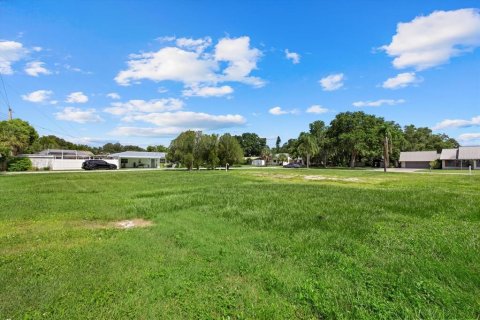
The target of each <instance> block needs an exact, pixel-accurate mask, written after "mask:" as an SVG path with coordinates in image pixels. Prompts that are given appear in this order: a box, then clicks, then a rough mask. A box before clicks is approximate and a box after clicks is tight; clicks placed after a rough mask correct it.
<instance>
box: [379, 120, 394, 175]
mask: <svg viewBox="0 0 480 320" xmlns="http://www.w3.org/2000/svg"><path fill="white" fill-rule="evenodd" d="M379 134H380V136H381V137H382V140H383V142H382V143H383V172H387V168H388V165H389V164H390V154H391V153H392V142H391V141H392V128H391V127H390V126H389V125H388V124H384V125H383V126H381V127H380V130H379Z"/></svg>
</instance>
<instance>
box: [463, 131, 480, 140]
mask: <svg viewBox="0 0 480 320" xmlns="http://www.w3.org/2000/svg"><path fill="white" fill-rule="evenodd" d="M458 140H460V141H462V142H469V141H476V140H478V141H480V133H463V134H461V135H460V136H458Z"/></svg>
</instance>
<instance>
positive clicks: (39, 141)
mask: <svg viewBox="0 0 480 320" xmlns="http://www.w3.org/2000/svg"><path fill="white" fill-rule="evenodd" d="M281 142H282V141H281V138H280V137H277V139H276V141H275V147H272V148H270V147H269V146H268V145H267V140H266V139H265V138H262V137H260V136H258V135H257V134H256V133H250V132H247V133H243V134H241V135H235V136H232V135H230V134H223V135H221V136H220V135H217V134H210V135H209V134H204V133H202V132H195V131H185V132H182V133H181V134H180V135H179V136H178V137H176V138H175V139H174V140H172V142H171V144H170V146H169V147H168V148H167V147H165V146H163V145H155V146H148V147H147V148H142V147H139V146H135V145H122V144H120V143H106V144H104V145H103V146H101V147H92V146H88V145H85V144H75V143H72V142H69V141H66V140H64V139H62V138H59V137H57V136H54V135H47V136H42V137H39V135H38V133H37V131H36V130H35V128H33V127H32V126H31V125H30V124H29V123H28V122H26V121H23V120H21V119H13V120H8V121H0V163H1V162H2V161H3V162H5V160H6V159H7V158H8V157H11V156H16V155H18V154H21V153H36V152H39V151H41V150H44V149H71V150H85V151H91V152H92V153H94V154H111V153H118V152H122V151H127V150H128V151H151V152H152V151H157V152H167V157H168V160H169V161H171V162H174V163H178V164H181V165H182V166H184V167H187V168H189V169H192V168H199V167H203V166H204V167H208V168H214V167H215V166H217V165H226V164H227V163H228V164H230V165H232V164H235V163H242V162H243V161H244V157H259V158H262V159H264V160H266V161H267V162H268V161H270V160H271V159H272V158H273V157H276V158H277V159H278V160H280V161H286V154H288V155H289V156H290V157H293V158H301V159H303V160H304V162H305V163H306V164H307V166H310V165H316V166H350V167H354V166H355V165H358V164H362V165H367V166H375V165H379V163H384V164H386V166H397V165H398V159H399V156H400V152H401V151H423V150H437V151H438V152H440V151H441V149H444V148H456V147H458V146H459V144H458V142H457V141H456V140H455V139H453V138H450V137H449V136H447V135H445V134H434V133H433V132H432V130H431V129H429V128H427V127H418V128H417V127H415V126H414V125H407V126H405V127H403V128H402V127H401V126H400V125H399V124H398V123H396V122H394V121H386V120H385V119H384V118H382V117H377V116H374V115H370V114H366V113H364V112H361V111H358V112H342V113H339V114H337V115H336V116H335V118H334V119H333V120H332V121H331V122H330V124H328V125H327V124H325V122H323V121H321V120H318V121H314V122H312V123H310V124H309V127H308V131H304V132H300V134H299V135H298V137H297V138H294V139H289V140H288V141H287V142H285V143H283V144H282V143H281ZM384 160H385V161H384Z"/></svg>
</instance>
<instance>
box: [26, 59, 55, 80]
mask: <svg viewBox="0 0 480 320" xmlns="http://www.w3.org/2000/svg"><path fill="white" fill-rule="evenodd" d="M44 64H45V63H43V62H41V61H32V62H29V63H27V65H26V66H25V72H26V73H27V74H28V75H29V76H32V77H38V75H40V74H51V72H50V71H49V70H47V68H45V67H44V66H43V65H44Z"/></svg>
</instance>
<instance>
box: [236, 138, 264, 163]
mask: <svg viewBox="0 0 480 320" xmlns="http://www.w3.org/2000/svg"><path fill="white" fill-rule="evenodd" d="M235 138H236V139H237V140H238V142H239V143H240V146H241V147H242V149H243V152H244V155H245V157H254V156H257V157H258V156H260V155H261V153H262V150H263V149H264V148H265V147H266V146H267V139H265V138H260V137H259V136H258V135H257V134H256V133H250V132H246V133H243V134H242V135H241V136H235Z"/></svg>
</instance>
